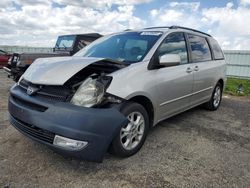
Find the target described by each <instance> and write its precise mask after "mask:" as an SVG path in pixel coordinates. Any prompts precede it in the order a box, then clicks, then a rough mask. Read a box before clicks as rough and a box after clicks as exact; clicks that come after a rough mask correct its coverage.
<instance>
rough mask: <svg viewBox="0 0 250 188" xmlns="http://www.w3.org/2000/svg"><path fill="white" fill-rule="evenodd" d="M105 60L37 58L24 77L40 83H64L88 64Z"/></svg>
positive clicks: (89, 58) (90, 58)
mask: <svg viewBox="0 0 250 188" xmlns="http://www.w3.org/2000/svg"><path fill="white" fill-rule="evenodd" d="M101 60H105V59H104V58H93V57H75V56H71V57H53V58H41V59H37V60H36V61H35V62H34V63H32V64H31V66H30V67H29V68H28V69H27V70H26V71H25V73H24V74H23V76H22V78H24V79H25V80H27V81H29V82H31V83H33V84H40V85H63V84H64V83H65V82H66V81H67V80H69V79H70V78H71V77H72V76H74V75H75V74H76V73H78V72H79V71H81V70H82V69H83V68H85V67H87V66H88V65H90V64H92V63H95V62H98V61H101Z"/></svg>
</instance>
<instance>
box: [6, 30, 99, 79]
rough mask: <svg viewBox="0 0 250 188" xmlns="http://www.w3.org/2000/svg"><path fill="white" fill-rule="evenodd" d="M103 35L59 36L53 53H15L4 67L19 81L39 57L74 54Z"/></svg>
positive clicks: (10, 75)
mask: <svg viewBox="0 0 250 188" xmlns="http://www.w3.org/2000/svg"><path fill="white" fill-rule="evenodd" d="M101 36H102V35H100V34H98V33H89V34H77V35H62V36H59V37H58V39H57V42H56V44H55V47H54V48H53V53H22V54H18V53H14V54H13V55H12V57H11V59H10V61H9V63H8V65H7V66H6V67H4V69H5V70H6V72H7V73H8V75H9V77H12V78H13V80H14V81H16V82H17V81H18V80H19V78H20V77H21V75H22V74H23V73H24V72H25V71H26V69H27V68H28V67H29V66H30V64H31V63H33V62H34V60H36V59H37V58H45V57H57V56H72V55H73V54H75V53H76V52H78V51H79V50H81V49H82V48H84V47H85V46H86V45H88V44H89V43H91V42H93V41H94V40H96V39H98V38H100V37H101Z"/></svg>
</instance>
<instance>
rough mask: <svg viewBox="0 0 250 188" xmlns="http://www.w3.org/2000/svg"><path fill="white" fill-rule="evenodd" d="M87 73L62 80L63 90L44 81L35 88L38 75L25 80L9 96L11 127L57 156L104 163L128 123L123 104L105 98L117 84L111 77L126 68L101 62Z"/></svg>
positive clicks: (84, 70)
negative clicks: (112, 142)
mask: <svg viewBox="0 0 250 188" xmlns="http://www.w3.org/2000/svg"><path fill="white" fill-rule="evenodd" d="M91 61H94V60H93V59H92V60H91ZM32 66H33V65H32ZM82 67H83V68H82V69H81V70H80V71H78V72H77V73H75V74H73V72H74V71H72V72H71V76H70V75H69V74H68V75H66V77H67V76H68V78H67V79H61V80H60V82H61V83H63V84H61V85H60V84H57V85H54V84H53V85H51V84H49V82H47V83H48V84H45V80H44V79H43V77H42V76H41V77H39V75H37V77H35V78H36V79H37V80H36V81H35V83H33V82H32V80H28V79H25V78H32V77H33V76H34V75H31V74H30V75H24V76H23V77H22V78H21V79H20V80H19V82H18V83H17V84H16V85H14V86H13V87H12V88H11V90H10V97H9V112H10V121H11V124H12V125H13V126H14V127H15V128H16V129H18V130H19V131H20V132H22V133H23V134H24V135H26V136H28V137H30V138H32V139H33V140H36V141H38V142H41V143H43V144H45V145H47V146H49V147H51V148H52V149H53V150H55V151H56V152H59V153H61V154H63V155H66V156H73V157H77V158H81V159H85V160H90V161H96V162H101V161H102V160H103V157H104V155H105V153H106V151H107V149H108V147H109V145H110V143H111V141H112V140H113V138H114V136H115V135H116V134H117V133H118V131H119V130H120V128H121V126H124V125H125V124H127V123H128V119H127V118H126V117H125V116H124V115H123V114H121V113H120V111H119V109H118V107H119V105H114V104H118V103H122V101H123V99H120V98H119V97H116V96H113V95H111V94H109V93H107V92H106V90H107V88H108V87H109V85H110V84H111V82H112V76H111V75H110V73H112V72H114V71H118V70H120V69H122V68H125V67H126V65H124V64H122V63H119V62H113V61H110V60H104V59H101V60H100V59H99V60H98V61H94V62H92V63H90V62H89V63H87V65H86V64H85V65H82ZM33 68H34V67H33ZM27 73H29V71H28V72H27ZM25 74H26V73H25ZM72 74H73V76H72ZM47 76H48V74H47ZM53 76H54V75H52V76H51V77H46V79H52V78H54V77H53ZM38 79H40V81H41V82H42V83H43V84H39V80H38ZM51 83H52V81H51Z"/></svg>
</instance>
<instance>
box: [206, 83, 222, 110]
mask: <svg viewBox="0 0 250 188" xmlns="http://www.w3.org/2000/svg"><path fill="white" fill-rule="evenodd" d="M221 97H222V85H221V84H220V83H217V84H216V86H215V88H214V91H213V93H212V96H211V98H210V100H209V101H208V102H207V103H205V108H206V109H207V110H211V111H215V110H217V109H218V108H219V106H220V103H221Z"/></svg>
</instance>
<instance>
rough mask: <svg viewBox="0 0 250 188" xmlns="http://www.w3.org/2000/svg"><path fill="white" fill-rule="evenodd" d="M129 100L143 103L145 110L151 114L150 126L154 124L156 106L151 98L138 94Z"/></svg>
mask: <svg viewBox="0 0 250 188" xmlns="http://www.w3.org/2000/svg"><path fill="white" fill-rule="evenodd" d="M129 101H133V102H136V103H139V104H140V105H142V106H143V107H144V108H145V110H146V111H147V113H148V116H149V122H150V126H153V122H154V107H153V104H152V102H151V101H150V99H148V98H147V97H145V96H136V97H133V98H131V99H129Z"/></svg>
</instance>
